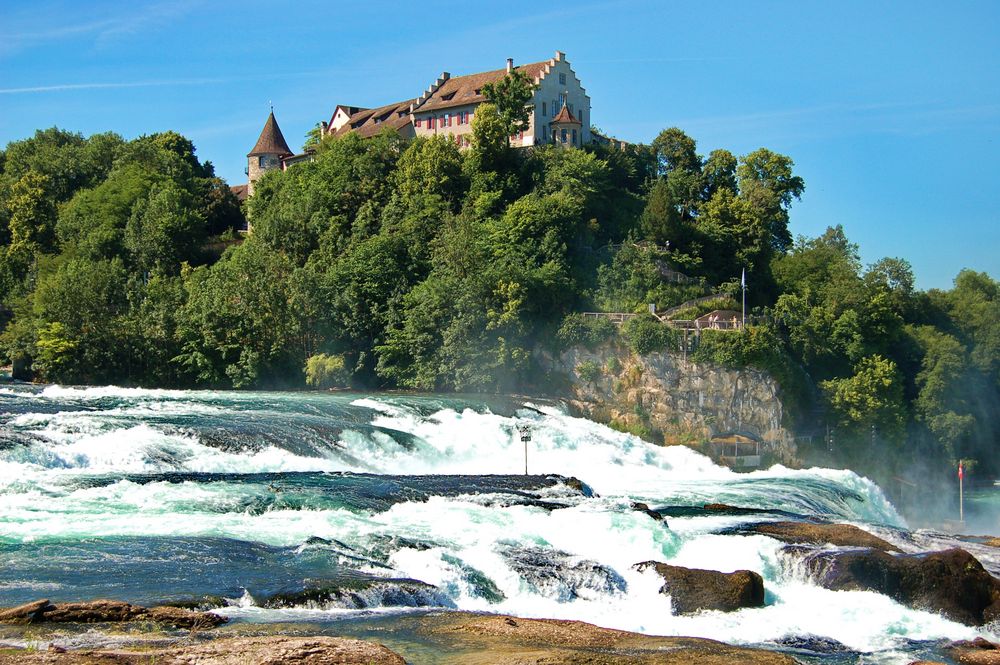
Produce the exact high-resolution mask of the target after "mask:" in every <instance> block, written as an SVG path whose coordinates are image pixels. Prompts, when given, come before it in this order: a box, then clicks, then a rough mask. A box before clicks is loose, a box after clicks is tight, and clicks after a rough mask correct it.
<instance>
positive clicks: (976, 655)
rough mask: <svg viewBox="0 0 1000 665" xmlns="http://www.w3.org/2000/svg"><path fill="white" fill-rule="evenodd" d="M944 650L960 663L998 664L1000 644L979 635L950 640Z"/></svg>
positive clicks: (999, 660) (976, 664)
mask: <svg viewBox="0 0 1000 665" xmlns="http://www.w3.org/2000/svg"><path fill="white" fill-rule="evenodd" d="M946 651H947V653H948V655H949V656H951V657H952V658H953V659H954V660H955V662H957V663H962V665H1000V645H997V644H994V643H993V642H990V641H989V640H985V639H983V638H981V637H977V638H976V639H974V640H962V641H960V642H952V643H951V644H949V645H948V648H947V649H946Z"/></svg>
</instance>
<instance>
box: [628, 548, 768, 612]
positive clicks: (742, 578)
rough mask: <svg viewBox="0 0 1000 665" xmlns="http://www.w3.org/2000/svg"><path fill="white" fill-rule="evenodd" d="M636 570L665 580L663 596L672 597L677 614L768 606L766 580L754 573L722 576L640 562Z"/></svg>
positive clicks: (679, 567) (708, 571) (711, 571)
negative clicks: (765, 603) (765, 592)
mask: <svg viewBox="0 0 1000 665" xmlns="http://www.w3.org/2000/svg"><path fill="white" fill-rule="evenodd" d="M634 567H635V569H636V570H639V571H643V570H647V569H649V568H652V569H654V570H655V571H656V573H657V574H658V575H659V576H660V577H662V578H663V581H664V584H663V586H662V587H660V593H662V594H663V595H665V596H670V602H671V605H672V606H673V610H674V613H675V614H690V613H692V612H698V611H701V610H720V611H722V612H732V611H734V610H738V609H741V608H744V607H762V606H763V605H764V580H763V578H761V576H760V575H759V574H757V573H755V572H753V571H750V570H737V571H736V572H734V573H720V572H718V571H715V570H699V569H697V568H684V567H681V566H671V565H668V564H665V563H658V562H656V561H645V562H643V563H637V564H636V565H635V566H634Z"/></svg>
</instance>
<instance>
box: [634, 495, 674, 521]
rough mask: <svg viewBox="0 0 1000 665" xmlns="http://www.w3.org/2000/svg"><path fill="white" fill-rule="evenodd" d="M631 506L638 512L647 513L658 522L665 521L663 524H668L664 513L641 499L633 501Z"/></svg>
mask: <svg viewBox="0 0 1000 665" xmlns="http://www.w3.org/2000/svg"><path fill="white" fill-rule="evenodd" d="M631 508H632V510H634V511H636V512H637V513H646V514H647V515H649V516H650V517H652V518H653V519H654V520H656V521H657V522H663V526H667V523H666V521H664V519H663V515H661V514H660V513H658V512H657V511H655V510H653V509H652V508H650V507H649V504H645V503H642V502H641V501H633V502H632V506H631Z"/></svg>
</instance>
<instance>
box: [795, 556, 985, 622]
mask: <svg viewBox="0 0 1000 665" xmlns="http://www.w3.org/2000/svg"><path fill="white" fill-rule="evenodd" d="M806 564H807V567H808V569H809V570H810V572H811V573H812V574H813V575H814V576H815V577H816V580H817V582H818V583H819V584H820V586H823V587H825V588H827V589H832V590H834V591H857V590H864V591H876V592H878V593H882V594H885V595H887V596H889V597H890V598H892V599H894V600H896V601H897V602H900V603H902V604H904V605H907V606H909V607H913V608H916V609H924V610H929V611H932V612H940V613H941V614H943V615H944V616H946V617H948V618H949V619H951V620H953V621H959V622H961V623H965V624H969V625H973V626H980V625H983V624H984V623H988V622H990V621H993V620H994V619H997V618H1000V580H997V579H996V578H995V577H993V576H992V575H990V574H989V573H988V572H987V571H986V569H985V568H983V565H982V564H981V563H979V561H978V560H977V559H976V558H975V557H974V556H972V555H971V554H969V553H968V552H966V551H965V550H963V549H958V548H956V549H950V550H945V551H942V552H930V553H923V554H904V555H897V556H893V555H891V554H887V553H886V552H882V551H879V550H874V549H869V550H860V551H851V552H817V553H814V554H812V555H810V556H808V557H807V559H806Z"/></svg>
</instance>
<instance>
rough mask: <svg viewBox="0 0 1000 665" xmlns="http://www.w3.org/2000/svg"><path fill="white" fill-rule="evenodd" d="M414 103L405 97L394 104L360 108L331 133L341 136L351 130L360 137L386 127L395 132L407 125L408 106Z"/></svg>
mask: <svg viewBox="0 0 1000 665" xmlns="http://www.w3.org/2000/svg"><path fill="white" fill-rule="evenodd" d="M414 103H416V100H415V99H407V100H405V101H402V102H395V103H394V104H386V105H385V106H380V107H378V108H376V109H361V110H359V111H358V112H357V113H352V114H351V119H350V120H348V121H347V122H346V123H344V125H343V126H342V127H341V128H340V129H338V130H337V131H335V132H334V133H333V135H334V136H343V135H344V134H350V133H351V132H355V133H357V134H358V135H359V136H361V137H362V138H368V137H370V136H375V135H376V134H378V133H379V132H381V131H382V130H383V129H385V128H386V127H391V128H392V129H395V130H396V131H397V132H398V131H399V130H400V129H402V128H404V127H406V126H407V125H409V124H410V123H411V122H412V120H411V119H410V106H411V105H413V104H414Z"/></svg>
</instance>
